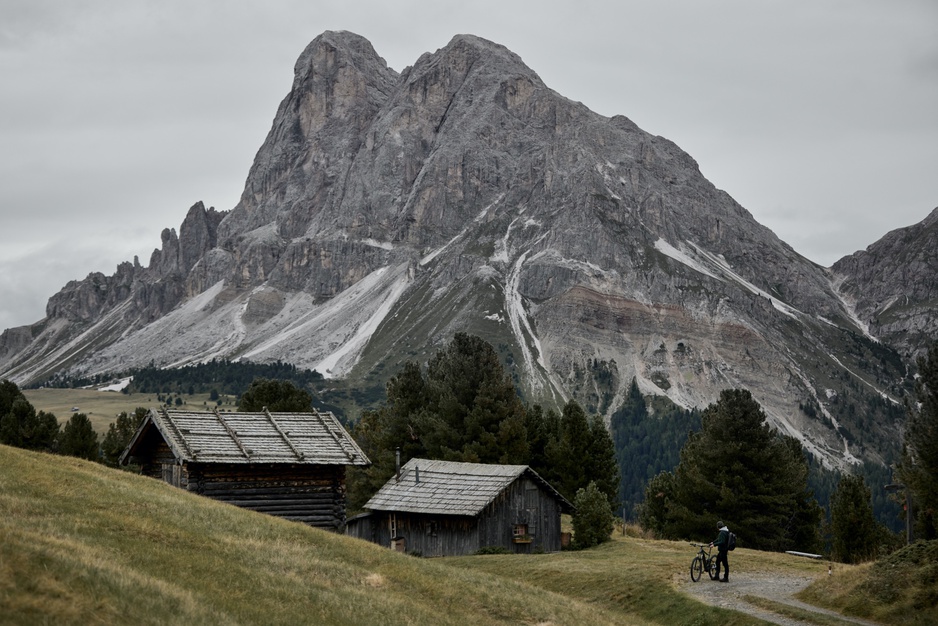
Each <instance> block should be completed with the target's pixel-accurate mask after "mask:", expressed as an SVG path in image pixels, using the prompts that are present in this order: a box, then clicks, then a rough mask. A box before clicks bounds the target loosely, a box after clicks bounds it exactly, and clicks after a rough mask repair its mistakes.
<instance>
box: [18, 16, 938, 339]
mask: <svg viewBox="0 0 938 626" xmlns="http://www.w3.org/2000/svg"><path fill="white" fill-rule="evenodd" d="M325 30H349V31H352V32H355V33H358V34H360V35H362V36H364V37H366V38H367V39H369V40H370V41H371V42H372V44H373V45H374V47H375V50H377V52H378V54H380V55H381V56H383V57H384V58H385V60H386V61H387V62H388V65H390V66H391V67H393V68H394V69H396V70H398V71H400V70H402V69H404V68H405V67H407V66H409V65H412V64H413V63H414V62H415V61H416V60H417V58H418V57H419V56H420V55H421V54H422V53H424V52H428V51H429V52H432V51H435V50H437V49H439V48H441V47H443V46H445V45H446V44H447V42H449V40H450V39H451V38H452V36H453V35H455V34H458V33H470V34H474V35H478V36H481V37H484V38H486V39H490V40H492V41H495V42H497V43H500V44H503V45H504V46H506V47H508V48H509V49H510V50H512V51H514V52H515V53H517V54H518V55H519V56H520V57H521V58H522V59H523V60H524V61H525V63H526V64H527V65H528V66H529V67H531V68H532V69H533V70H534V71H535V72H536V73H537V74H538V75H539V76H540V77H541V78H542V79H543V80H544V82H545V83H546V84H547V85H548V87H550V88H552V89H554V90H555V91H557V92H559V93H560V94H562V95H564V96H566V97H567V98H570V99H572V100H578V101H580V102H583V103H584V104H585V105H587V106H588V107H589V108H591V109H592V110H594V111H596V112H598V113H601V114H603V115H607V116H612V115H616V114H622V115H625V116H627V117H629V118H631V119H632V120H633V121H634V122H635V123H636V124H638V125H639V126H640V127H642V128H643V129H644V130H646V131H648V132H651V133H654V134H657V135H662V136H664V137H667V138H668V139H670V140H671V141H673V142H675V143H676V144H678V145H679V146H680V147H681V148H683V149H684V150H686V151H687V152H688V153H689V154H690V155H691V156H692V157H693V158H695V159H696V160H697V162H698V163H699V164H700V169H701V171H702V172H703V174H704V175H705V176H706V177H707V178H708V179H710V180H711V181H712V182H713V183H714V184H715V185H716V186H717V187H719V188H721V189H724V190H725V191H727V192H728V193H729V194H730V195H731V196H733V197H734V198H735V199H736V200H737V201H738V202H739V203H740V204H742V205H743V206H744V207H746V208H747V209H748V210H749V211H750V212H751V213H752V214H753V215H754V216H755V218H756V219H757V220H758V221H759V222H761V223H762V224H765V225H766V226H768V227H769V228H771V229H772V230H773V231H775V233H776V234H778V235H779V237H781V238H782V239H783V240H785V241H786V242H788V243H789V244H791V245H792V246H793V247H794V248H795V249H796V250H797V251H798V252H800V253H801V254H803V255H804V256H806V257H808V258H809V259H811V260H813V261H815V262H817V263H820V264H822V265H825V266H829V265H831V264H832V263H833V262H834V261H835V260H837V259H839V258H840V257H842V256H844V255H846V254H850V253H852V252H854V251H856V250H859V249H863V248H865V247H866V246H868V245H869V244H871V243H873V242H874V241H876V240H877V239H879V238H880V237H882V236H883V235H884V234H885V233H886V232H888V231H890V230H892V229H894V228H899V227H903V226H908V225H910V224H914V223H917V222H919V221H921V220H922V219H923V218H924V217H925V216H926V215H928V213H930V212H931V210H932V209H933V208H934V207H935V206H938V2H936V1H935V0H839V1H838V0H810V1H808V0H803V1H801V2H793V1H792V0H783V1H774V0H717V1H704V0H655V1H654V2H652V1H651V0H648V1H643V2H636V1H630V0H602V1H590V0H578V1H575V2H559V1H556V2H552V1H550V0H538V1H531V2H527V1H519V2H512V1H511V0H498V1H488V0H476V1H474V2H465V1H461V2H453V3H450V2H443V1H441V0H426V1H423V0H396V1H394V0H374V1H370V2H355V1H354V0H343V1H342V2H336V1H335V0H333V1H330V2H317V1H313V0H304V1H299V0H297V1H288V0H282V1H279V0H265V1H264V2H247V1H236V0H227V1H221V0H218V1H197V0H185V1H177V0H153V1H152V2H143V1H134V0H69V1H67V2H66V1H63V0H57V1H51V0H50V1H47V0H0V330H2V329H3V328H8V327H12V326H18V325H23V324H30V323H33V322H36V321H39V320H40V319H41V318H42V317H43V316H44V314H45V303H46V301H47V300H48V298H49V297H50V296H52V295H53V294H54V293H56V292H57V291H58V290H59V289H61V288H62V287H63V286H64V285H65V284H66V283H67V282H68V281H69V280H78V279H82V278H84V277H85V276H87V275H88V273H89V272H93V271H100V272H103V273H105V274H108V275H110V274H112V273H114V271H115V269H116V266H117V264H118V263H120V262H121V261H125V260H126V261H130V260H132V259H133V257H134V255H138V256H139V257H140V262H141V263H142V264H144V265H147V264H148V262H149V258H150V253H151V252H152V251H153V249H154V248H156V247H158V246H159V244H160V231H161V230H162V229H163V228H164V227H172V228H176V229H177V231H178V229H179V225H180V223H181V222H182V219H183V217H184V216H185V214H186V212H187V210H188V209H189V207H190V206H191V205H193V204H194V203H195V202H197V201H199V200H201V201H203V202H204V203H205V204H206V206H214V207H216V208H217V209H219V210H228V209H231V208H233V207H234V205H235V204H236V202H237V200H238V197H239V196H240V194H241V190H242V188H243V186H244V180H245V178H246V176H247V173H248V169H249V167H250V165H251V162H252V160H253V158H254V155H255V153H256V152H257V150H258V148H260V146H261V143H262V142H263V140H264V137H265V136H266V134H267V131H268V130H269V128H270V124H271V122H272V120H273V117H274V114H275V112H276V109H277V105H278V104H279V102H280V100H281V99H283V97H284V96H285V95H286V94H287V92H288V90H289V88H290V84H291V81H292V77H293V64H294V62H295V61H296V58H297V57H298V56H299V54H300V52H302V50H303V48H304V47H305V46H306V45H307V44H308V43H309V42H310V41H311V40H312V39H314V38H315V37H316V36H317V35H319V34H320V33H322V32H323V31H325Z"/></svg>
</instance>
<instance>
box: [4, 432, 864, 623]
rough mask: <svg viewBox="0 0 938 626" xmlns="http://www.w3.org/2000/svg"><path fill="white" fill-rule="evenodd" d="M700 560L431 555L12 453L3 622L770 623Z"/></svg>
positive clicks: (747, 563) (781, 563)
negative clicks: (719, 587)
mask: <svg viewBox="0 0 938 626" xmlns="http://www.w3.org/2000/svg"><path fill="white" fill-rule="evenodd" d="M692 556H693V549H692V548H690V546H688V545H687V544H686V543H681V542H665V541H649V540H643V539H634V538H622V537H616V538H615V540H614V541H612V542H610V543H607V544H604V545H602V546H600V547H598V548H596V549H592V550H587V551H582V552H564V553H560V554H546V555H490V556H473V557H460V558H446V559H418V558H414V557H411V556H407V555H402V554H398V553H395V552H392V551H390V550H388V549H386V548H382V547H379V546H375V545H373V544H370V543H367V542H363V541H359V540H355V539H351V538H348V537H344V536H340V535H335V534H333V533H328V532H325V531H320V530H318V529H314V528H309V527H307V526H304V525H302V524H297V523H293V522H286V521H283V520H279V519H276V518H273V517H269V516H265V515H261V514H258V513H252V512H250V511H244V510H241V509H238V508H235V507H232V506H228V505H225V504H221V503H218V502H215V501H212V500H209V499H207V498H202V497H199V496H195V495H192V494H188V493H186V492H184V491H181V490H179V489H175V488H172V487H170V486H168V485H166V484H163V483H161V482H159V481H155V480H152V479H148V478H143V477H141V476H136V475H133V474H129V473H127V472H120V471H117V470H112V469H108V468H106V467H103V466H101V465H97V464H94V463H89V462H86V461H81V460H78V459H72V458H67V457H59V456H53V455H47V454H41V453H34V452H28V451H24V450H18V449H15V448H9V447H6V446H0V623H3V624H37V623H55V624H89V623H97V624H118V623H119V624H125V623H134V624H179V623H185V624H325V625H329V624H355V625H368V624H414V625H420V624H433V625H437V624H459V625H460V626H465V625H466V624H473V625H476V624H482V625H484V624H530V625H537V626H552V625H555V626H559V625H566V624H570V625H589V624H638V625H643V624H668V625H671V624H676V625H681V624H688V625H689V624H700V625H706V624H729V625H746V624H756V623H762V622H759V621H758V620H756V619H755V618H752V617H750V616H747V615H745V614H742V613H736V612H733V611H729V610H725V609H719V608H714V607H708V606H704V605H702V604H701V603H699V602H697V601H696V600H694V599H692V598H691V597H689V596H687V595H685V594H683V593H681V586H682V585H686V584H692V583H689V582H688V581H687V578H688V565H689V563H690V559H691V557H692ZM733 563H734V568H735V569H734V571H735V572H739V574H737V576H739V575H742V573H743V572H753V571H777V570H784V571H787V572H789V573H795V574H800V575H813V576H817V577H820V576H821V575H822V573H823V574H826V565H824V564H821V563H817V562H814V561H808V560H805V559H792V558H791V557H787V556H786V555H780V554H773V553H762V552H755V551H751V550H737V551H736V552H735V553H734V559H733ZM856 571H861V569H860V568H857V569H856ZM845 573H847V572H845ZM824 577H825V578H826V576H824ZM835 578H836V577H835ZM697 584H707V583H697Z"/></svg>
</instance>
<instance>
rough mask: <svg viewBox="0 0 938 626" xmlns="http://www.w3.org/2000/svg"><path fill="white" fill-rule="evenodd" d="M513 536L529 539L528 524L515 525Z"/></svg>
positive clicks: (512, 530) (512, 528)
mask: <svg viewBox="0 0 938 626" xmlns="http://www.w3.org/2000/svg"><path fill="white" fill-rule="evenodd" d="M511 534H512V536H514V537H527V535H528V525H527V524H515V525H514V526H512V527H511Z"/></svg>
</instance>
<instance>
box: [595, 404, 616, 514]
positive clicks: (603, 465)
mask: <svg viewBox="0 0 938 626" xmlns="http://www.w3.org/2000/svg"><path fill="white" fill-rule="evenodd" d="M588 458H589V460H590V464H591V467H590V469H589V475H590V478H591V480H592V481H595V483H596V487H597V488H599V490H600V491H601V492H602V493H603V494H604V495H605V496H606V500H607V501H608V502H609V507H610V508H611V509H612V510H613V511H618V510H619V464H618V462H617V461H616V451H615V445H614V444H613V443H612V436H611V435H610V434H609V430H608V429H607V428H606V423H605V422H604V421H603V419H602V417H600V416H599V415H594V416H593V417H592V418H590V445H589V456H588Z"/></svg>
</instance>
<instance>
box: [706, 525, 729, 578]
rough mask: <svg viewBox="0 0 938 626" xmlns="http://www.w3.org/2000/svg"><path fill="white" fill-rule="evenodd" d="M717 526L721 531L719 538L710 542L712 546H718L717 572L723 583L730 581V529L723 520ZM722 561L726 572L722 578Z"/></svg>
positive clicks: (717, 576)
mask: <svg viewBox="0 0 938 626" xmlns="http://www.w3.org/2000/svg"><path fill="white" fill-rule="evenodd" d="M717 528H718V529H719V531H720V533H719V534H718V535H717V538H716V539H714V540H713V541H711V542H710V547H711V548H712V547H714V546H716V548H717V573H716V579H715V580H719V581H720V582H721V583H728V582H730V562H729V560H728V559H727V556H728V555H729V543H730V529H729V528H727V527H726V525H725V524H724V523H723V522H722V521H721V522H717ZM720 563H722V564H723V571H725V572H726V573H725V574H724V575H723V578H720Z"/></svg>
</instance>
